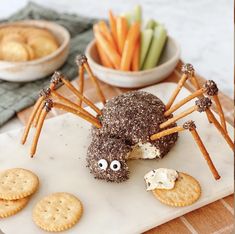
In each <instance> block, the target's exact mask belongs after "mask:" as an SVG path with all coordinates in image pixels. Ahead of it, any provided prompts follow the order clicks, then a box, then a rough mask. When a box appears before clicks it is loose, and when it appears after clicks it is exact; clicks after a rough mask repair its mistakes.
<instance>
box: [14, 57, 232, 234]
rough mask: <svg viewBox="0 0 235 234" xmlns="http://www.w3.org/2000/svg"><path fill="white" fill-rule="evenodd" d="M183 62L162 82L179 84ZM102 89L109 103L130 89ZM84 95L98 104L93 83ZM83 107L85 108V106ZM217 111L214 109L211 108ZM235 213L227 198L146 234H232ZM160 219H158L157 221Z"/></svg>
mask: <svg viewBox="0 0 235 234" xmlns="http://www.w3.org/2000/svg"><path fill="white" fill-rule="evenodd" d="M181 65H182V62H179V64H178V65H177V67H176V69H175V70H174V72H173V73H172V74H171V75H170V76H169V77H168V78H167V79H165V80H164V81H163V82H173V83H177V82H178V81H179V79H180V77H181V73H180V67H181ZM196 77H197V78H198V80H199V83H200V85H202V84H203V83H204V82H205V79H204V78H203V77H201V76H199V75H196ZM73 84H74V85H75V86H76V87H78V80H77V79H76V80H74V81H73ZM185 87H186V88H187V89H188V90H189V91H191V92H193V91H195V88H194V86H193V85H192V83H191V82H190V81H187V83H186V84H185ZM101 88H102V90H103V91H104V94H105V97H106V99H110V98H112V97H114V96H117V95H119V94H121V93H123V92H127V91H129V90H131V89H124V88H117V87H112V86H110V85H107V84H105V83H103V82H101ZM59 92H60V93H61V94H62V95H65V96H66V97H67V98H69V99H71V100H72V101H75V102H77V103H78V99H77V98H76V97H75V96H74V95H73V94H72V93H71V92H69V91H68V90H67V89H66V87H64V86H62V87H61V88H60V89H59ZM84 94H85V96H86V97H88V98H89V99H90V100H91V101H93V102H97V101H98V96H97V93H96V91H95V87H94V86H93V85H92V81H91V80H90V79H86V80H85V89H84ZM219 98H220V100H221V103H222V106H223V110H224V112H225V117H226V120H227V121H228V122H229V123H230V124H231V125H233V124H234V123H233V119H234V104H233V100H232V99H231V98H229V97H228V96H226V95H225V94H223V93H221V92H219ZM83 106H85V105H84V104H83ZM212 109H213V110H215V109H214V106H212ZM31 110H32V108H27V109H25V110H23V111H21V112H20V113H18V114H17V116H18V118H19V119H20V120H21V121H22V122H23V123H24V124H25V123H26V121H27V120H28V117H29V114H30V112H31ZM59 114H62V112H61V111H57V110H56V111H54V110H53V111H51V113H50V114H49V115H48V117H47V118H51V117H53V116H56V115H59ZM233 209H234V198H233V195H230V196H228V197H225V198H223V199H221V200H219V201H216V202H214V203H211V204H209V205H207V206H204V207H202V208H200V209H198V210H195V211H193V212H190V213H188V214H186V215H184V216H182V217H181V218H177V219H174V220H172V221H170V222H167V223H165V224H163V225H160V226H158V227H156V228H153V229H151V230H149V231H147V232H145V233H146V234H156V233H158V234H163V233H164V234H175V233H177V234H188V233H199V234H210V233H213V234H228V233H231V232H232V230H233V223H234V218H233V214H232V213H231V211H232V210H233ZM156 218H157V217H156Z"/></svg>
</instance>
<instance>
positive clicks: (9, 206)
mask: <svg viewBox="0 0 235 234" xmlns="http://www.w3.org/2000/svg"><path fill="white" fill-rule="evenodd" d="M28 201H29V197H25V198H22V199H18V200H13V201H8V200H2V199H0V218H7V217H9V216H12V215H14V214H16V213H18V212H19V211H20V210H22V209H23V208H24V207H25V206H26V204H27V203H28Z"/></svg>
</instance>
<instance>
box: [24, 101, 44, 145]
mask: <svg viewBox="0 0 235 234" xmlns="http://www.w3.org/2000/svg"><path fill="white" fill-rule="evenodd" d="M43 100H44V97H43V96H41V97H39V99H38V100H37V102H36V103H35V105H34V107H33V111H32V113H31V115H30V117H29V120H28V122H27V124H26V126H25V130H24V133H23V135H22V138H21V144H22V145H23V144H24V143H25V142H26V140H27V137H28V134H29V130H30V127H31V125H32V122H33V121H34V118H35V115H36V113H37V111H38V109H39V107H40V105H41V103H42V102H43Z"/></svg>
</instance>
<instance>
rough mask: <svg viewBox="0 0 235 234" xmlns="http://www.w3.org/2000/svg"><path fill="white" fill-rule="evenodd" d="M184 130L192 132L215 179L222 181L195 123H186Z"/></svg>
mask: <svg viewBox="0 0 235 234" xmlns="http://www.w3.org/2000/svg"><path fill="white" fill-rule="evenodd" d="M183 128H184V129H188V130H189V131H190V133H191V134H192V136H193V139H194V140H195V142H196V144H197V145H198V147H199V149H200V151H201V153H202V155H203V156H204V159H205V160H206V162H207V164H208V166H209V168H210V171H211V172H212V174H213V176H214V178H215V179H216V180H219V179H220V175H219V173H218V171H217V170H216V168H215V166H214V164H213V162H212V160H211V157H210V155H209V153H208V151H207V149H206V147H205V145H204V144H203V142H202V140H201V138H200V136H199V134H198V132H197V130H196V125H195V124H194V122H193V121H192V120H190V121H187V122H186V123H184V125H183Z"/></svg>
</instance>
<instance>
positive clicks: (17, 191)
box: [0, 168, 83, 232]
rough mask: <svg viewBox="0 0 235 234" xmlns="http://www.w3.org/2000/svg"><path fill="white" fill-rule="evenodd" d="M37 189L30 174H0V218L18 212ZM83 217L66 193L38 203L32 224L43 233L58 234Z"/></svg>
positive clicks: (74, 199) (22, 171) (79, 206)
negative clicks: (54, 233)
mask: <svg viewBox="0 0 235 234" xmlns="http://www.w3.org/2000/svg"><path fill="white" fill-rule="evenodd" d="M38 187H39V179H38V177H37V176H36V175H35V174H34V173H33V172H31V171H29V170H26V169H22V168H14V169H8V170H6V171H3V172H1V173H0V218H6V217H9V216H11V215H14V214H16V213H17V212H19V211H20V210H22V209H23V208H24V207H25V206H26V204H27V203H28V201H29V199H30V197H31V196H32V194H34V193H35V192H36V191H37V189H38ZM82 213H83V207H82V203H81V202H80V200H79V199H78V198H77V197H75V196H74V195H72V194H69V193H54V194H51V195H48V196H46V197H44V198H43V199H42V200H40V201H39V202H38V203H37V204H36V206H35V207H34V209H33V221H34V222H35V223H36V225H38V226H39V227H40V228H42V229H43V230H46V231H51V232H59V231H64V230H66V229H69V228H71V227H72V226H74V225H75V224H76V223H77V222H78V221H79V219H80V218H81V216H82Z"/></svg>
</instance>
